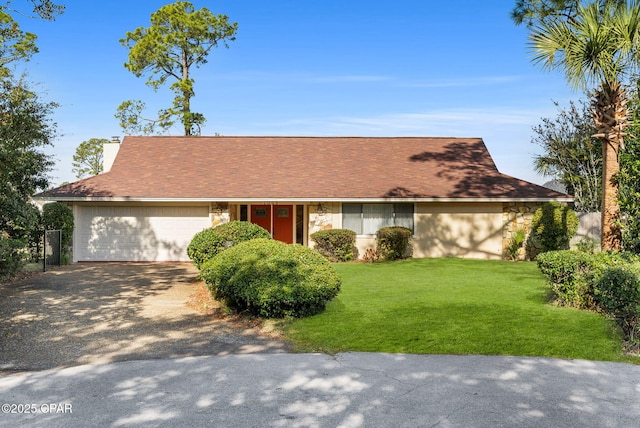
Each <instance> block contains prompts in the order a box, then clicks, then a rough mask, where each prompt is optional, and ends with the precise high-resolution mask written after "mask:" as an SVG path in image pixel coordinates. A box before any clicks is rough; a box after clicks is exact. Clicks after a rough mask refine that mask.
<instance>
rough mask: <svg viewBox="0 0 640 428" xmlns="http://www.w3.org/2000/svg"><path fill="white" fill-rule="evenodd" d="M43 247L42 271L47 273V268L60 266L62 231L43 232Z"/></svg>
mask: <svg viewBox="0 0 640 428" xmlns="http://www.w3.org/2000/svg"><path fill="white" fill-rule="evenodd" d="M43 247H44V262H43V269H44V271H45V272H46V271H47V266H60V265H61V264H62V231H61V230H45V231H44V245H43Z"/></svg>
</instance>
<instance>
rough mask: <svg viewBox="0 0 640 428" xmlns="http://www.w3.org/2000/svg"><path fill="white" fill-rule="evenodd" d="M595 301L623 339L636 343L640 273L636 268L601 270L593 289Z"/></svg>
mask: <svg viewBox="0 0 640 428" xmlns="http://www.w3.org/2000/svg"><path fill="white" fill-rule="evenodd" d="M595 289H596V293H595V298H596V302H597V304H598V307H600V308H601V309H602V310H603V311H604V312H605V313H607V314H608V315H609V316H611V317H612V318H613V319H614V320H615V321H616V324H618V326H619V327H620V328H621V329H622V334H623V337H624V338H625V339H627V340H630V341H632V342H635V341H637V340H639V339H640V272H639V271H638V266H637V265H627V266H618V267H612V268H609V269H607V270H605V271H604V272H603V273H602V275H601V276H600V277H599V278H598V281H597V283H596V286H595Z"/></svg>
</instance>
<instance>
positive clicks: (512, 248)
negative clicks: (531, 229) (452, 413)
mask: <svg viewBox="0 0 640 428" xmlns="http://www.w3.org/2000/svg"><path fill="white" fill-rule="evenodd" d="M526 239H527V232H525V230H524V229H517V230H515V231H514V232H513V235H512V236H511V239H510V240H509V244H508V245H507V248H505V253H506V256H507V258H508V259H509V260H518V259H519V258H520V249H521V248H522V246H523V245H524V242H525V240H526Z"/></svg>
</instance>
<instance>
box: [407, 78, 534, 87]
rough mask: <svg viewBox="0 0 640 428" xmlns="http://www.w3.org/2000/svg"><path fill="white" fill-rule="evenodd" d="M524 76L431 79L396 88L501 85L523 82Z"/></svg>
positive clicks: (408, 83)
mask: <svg viewBox="0 0 640 428" xmlns="http://www.w3.org/2000/svg"><path fill="white" fill-rule="evenodd" d="M524 79H525V77H524V76H483V77H462V78H457V79H433V80H429V81H413V82H412V81H403V82H400V83H397V86H403V87H410V88H461V87H469V86H490V85H502V84H505V83H513V82H517V81H521V80H524Z"/></svg>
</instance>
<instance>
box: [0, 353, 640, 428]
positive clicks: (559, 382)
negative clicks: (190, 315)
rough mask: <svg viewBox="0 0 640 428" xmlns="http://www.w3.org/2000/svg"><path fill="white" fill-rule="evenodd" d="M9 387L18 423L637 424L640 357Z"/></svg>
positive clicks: (9, 414) (7, 400) (342, 366)
mask: <svg viewBox="0 0 640 428" xmlns="http://www.w3.org/2000/svg"><path fill="white" fill-rule="evenodd" d="M0 397H2V401H3V404H4V407H3V409H2V411H3V413H2V414H0V427H7V428H9V427H11V428H15V427H43V428H45V427H46V428H52V427H60V428H69V427H232V428H239V427H291V428H295V427H345V428H347V427H350V428H356V427H398V428H399V427H408V428H414V427H442V428H451V427H462V428H471V427H487V428H494V427H519V428H520V427H532V428H533V427H535V428H543V427H549V428H556V427H580V428H586V427H594V428H596V427H597V428H603V427H611V428H625V427H629V428H636V427H638V421H640V367H637V366H633V365H630V364H620V363H602V362H593V361H580V360H559V359H550V358H528V357H487V356H453V355H390V354H368V353H346V354H338V355H333V356H330V355H321V354H290V353H279V354H274V353H266V354H250V355H225V356H211V357H188V358H179V359H167V360H153V361H126V362H121V363H113V364H105V365H100V364H99V365H88V366H77V367H70V368H66V369H62V370H47V371H42V372H28V373H18V374H12V375H9V376H4V377H0ZM13 405H15V406H13ZM25 409H27V410H26V411H25Z"/></svg>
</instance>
